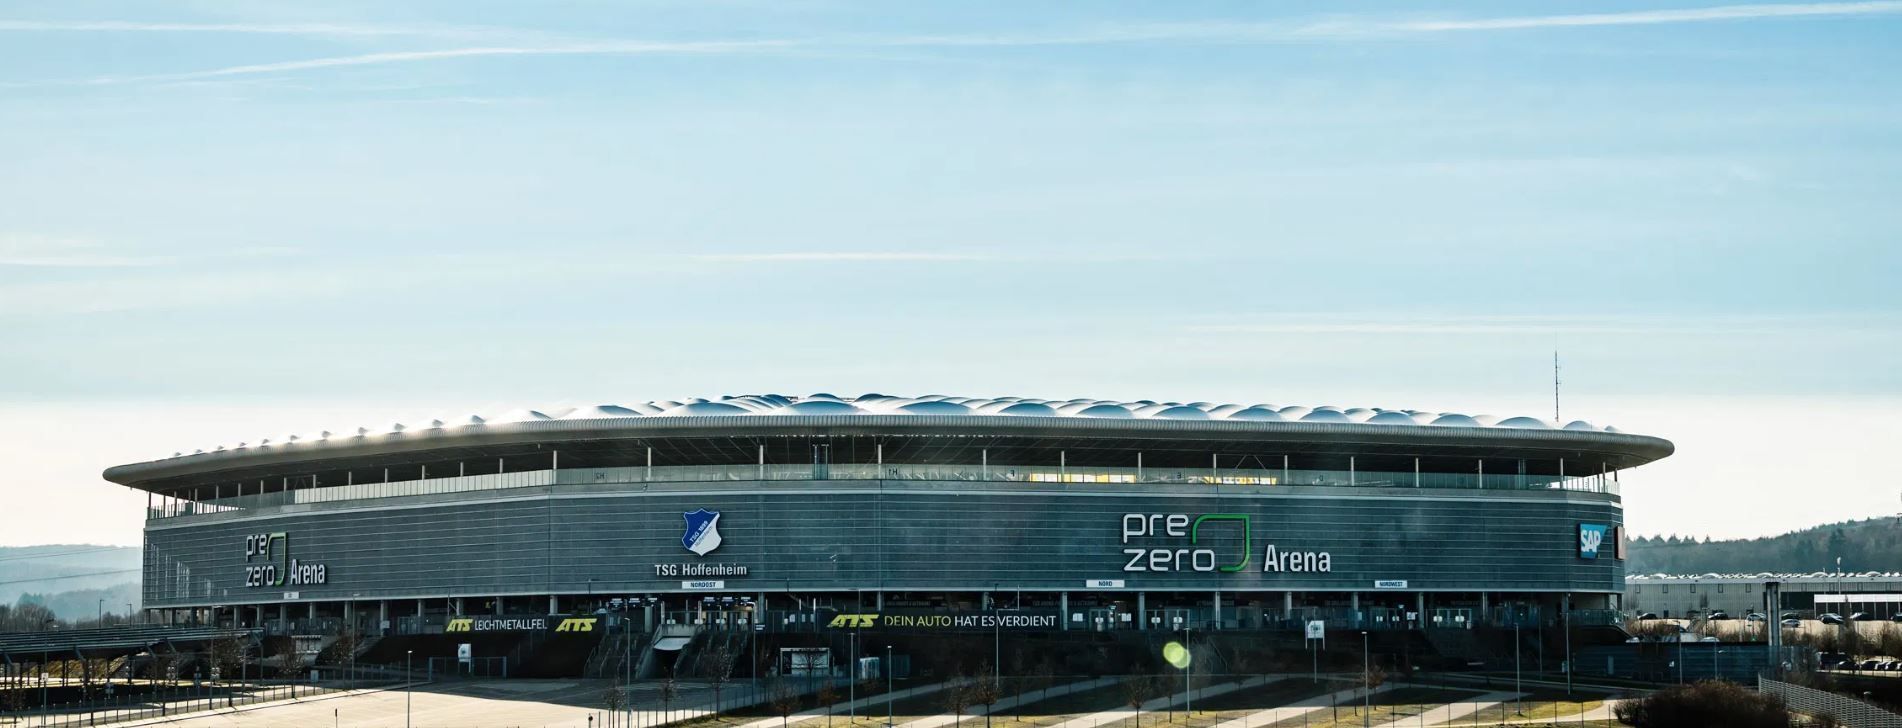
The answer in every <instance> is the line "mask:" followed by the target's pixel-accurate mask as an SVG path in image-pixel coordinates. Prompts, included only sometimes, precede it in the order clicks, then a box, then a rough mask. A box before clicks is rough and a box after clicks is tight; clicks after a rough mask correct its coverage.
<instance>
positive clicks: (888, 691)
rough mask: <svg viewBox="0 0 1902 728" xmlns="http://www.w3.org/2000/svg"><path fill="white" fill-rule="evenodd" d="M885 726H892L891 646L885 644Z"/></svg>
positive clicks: (888, 727) (886, 727)
mask: <svg viewBox="0 0 1902 728" xmlns="http://www.w3.org/2000/svg"><path fill="white" fill-rule="evenodd" d="M885 728H892V646H891V645H885Z"/></svg>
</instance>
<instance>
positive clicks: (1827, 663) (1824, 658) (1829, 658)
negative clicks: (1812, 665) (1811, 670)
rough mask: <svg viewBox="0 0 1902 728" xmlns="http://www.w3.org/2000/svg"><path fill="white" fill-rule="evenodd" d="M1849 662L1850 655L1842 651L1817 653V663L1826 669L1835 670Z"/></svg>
mask: <svg viewBox="0 0 1902 728" xmlns="http://www.w3.org/2000/svg"><path fill="white" fill-rule="evenodd" d="M1848 662H1849V656H1848V655H1845V654H1843V653H1841V652H1819V653H1816V664H1817V665H1818V666H1820V667H1822V668H1823V669H1825V670H1835V669H1838V668H1841V667H1842V666H1843V665H1845V664H1847V663H1848Z"/></svg>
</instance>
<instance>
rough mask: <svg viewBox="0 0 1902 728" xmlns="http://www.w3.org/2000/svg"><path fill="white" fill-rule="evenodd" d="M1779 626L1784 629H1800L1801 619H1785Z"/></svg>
mask: <svg viewBox="0 0 1902 728" xmlns="http://www.w3.org/2000/svg"><path fill="white" fill-rule="evenodd" d="M1780 624H1782V625H1783V626H1785V627H1792V628H1794V627H1801V626H1803V620H1801V619H1785V620H1783V621H1782V622H1780Z"/></svg>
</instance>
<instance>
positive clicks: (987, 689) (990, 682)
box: [970, 662, 999, 728]
mask: <svg viewBox="0 0 1902 728" xmlns="http://www.w3.org/2000/svg"><path fill="white" fill-rule="evenodd" d="M970 691H971V702H972V703H973V704H975V705H982V706H984V728H991V710H992V708H994V707H996V705H997V698H998V692H999V690H998V685H997V670H996V669H994V668H992V667H991V664H990V663H988V662H986V663H982V664H980V665H978V667H977V677H976V678H975V679H974V680H973V681H972V682H971V687H970Z"/></svg>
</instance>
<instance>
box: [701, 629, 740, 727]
mask: <svg viewBox="0 0 1902 728" xmlns="http://www.w3.org/2000/svg"><path fill="white" fill-rule="evenodd" d="M738 659H739V655H735V654H733V651H732V650H729V649H727V648H726V645H721V646H719V647H715V648H713V649H711V650H708V651H707V652H706V654H703V655H701V656H700V672H701V677H704V678H706V679H707V682H708V684H709V686H710V687H712V688H713V714H714V715H716V716H717V715H719V714H720V709H721V706H722V705H723V703H722V702H721V700H720V693H721V692H722V691H724V690H725V689H726V685H727V683H728V682H731V681H732V680H733V663H734V661H736V660H738Z"/></svg>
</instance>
